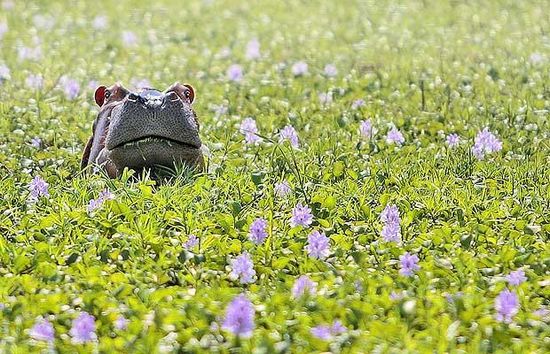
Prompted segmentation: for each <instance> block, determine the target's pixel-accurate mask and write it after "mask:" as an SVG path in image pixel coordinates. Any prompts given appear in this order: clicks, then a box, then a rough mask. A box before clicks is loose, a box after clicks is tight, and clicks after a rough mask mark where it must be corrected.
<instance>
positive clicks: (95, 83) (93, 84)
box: [87, 80, 100, 91]
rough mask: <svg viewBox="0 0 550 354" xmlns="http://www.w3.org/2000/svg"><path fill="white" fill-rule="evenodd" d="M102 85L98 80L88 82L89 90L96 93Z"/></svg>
mask: <svg viewBox="0 0 550 354" xmlns="http://www.w3.org/2000/svg"><path fill="white" fill-rule="evenodd" d="M99 85H100V83H99V81H97V80H90V81H88V85H87V86H88V90H90V91H95V89H96V88H98V87H99Z"/></svg>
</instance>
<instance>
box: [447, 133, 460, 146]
mask: <svg viewBox="0 0 550 354" xmlns="http://www.w3.org/2000/svg"><path fill="white" fill-rule="evenodd" d="M458 144H460V137H459V136H458V134H455V133H453V134H449V135H447V146H449V147H450V148H454V147H457V146H458Z"/></svg>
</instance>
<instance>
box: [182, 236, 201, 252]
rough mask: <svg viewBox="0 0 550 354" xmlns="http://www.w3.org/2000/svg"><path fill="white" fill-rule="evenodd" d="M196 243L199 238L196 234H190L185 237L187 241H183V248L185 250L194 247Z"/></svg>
mask: <svg viewBox="0 0 550 354" xmlns="http://www.w3.org/2000/svg"><path fill="white" fill-rule="evenodd" d="M198 244H199V238H198V237H197V236H195V235H193V234H191V235H189V237H188V238H187V241H185V243H184V244H183V248H185V249H186V250H190V249H192V248H194V247H195V246H198Z"/></svg>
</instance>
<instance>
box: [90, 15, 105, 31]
mask: <svg viewBox="0 0 550 354" xmlns="http://www.w3.org/2000/svg"><path fill="white" fill-rule="evenodd" d="M107 23H108V20H107V16H104V15H98V16H96V17H94V20H93V21H92V27H93V29H95V30H103V29H106V28H107Z"/></svg>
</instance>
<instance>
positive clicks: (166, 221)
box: [0, 0, 550, 353]
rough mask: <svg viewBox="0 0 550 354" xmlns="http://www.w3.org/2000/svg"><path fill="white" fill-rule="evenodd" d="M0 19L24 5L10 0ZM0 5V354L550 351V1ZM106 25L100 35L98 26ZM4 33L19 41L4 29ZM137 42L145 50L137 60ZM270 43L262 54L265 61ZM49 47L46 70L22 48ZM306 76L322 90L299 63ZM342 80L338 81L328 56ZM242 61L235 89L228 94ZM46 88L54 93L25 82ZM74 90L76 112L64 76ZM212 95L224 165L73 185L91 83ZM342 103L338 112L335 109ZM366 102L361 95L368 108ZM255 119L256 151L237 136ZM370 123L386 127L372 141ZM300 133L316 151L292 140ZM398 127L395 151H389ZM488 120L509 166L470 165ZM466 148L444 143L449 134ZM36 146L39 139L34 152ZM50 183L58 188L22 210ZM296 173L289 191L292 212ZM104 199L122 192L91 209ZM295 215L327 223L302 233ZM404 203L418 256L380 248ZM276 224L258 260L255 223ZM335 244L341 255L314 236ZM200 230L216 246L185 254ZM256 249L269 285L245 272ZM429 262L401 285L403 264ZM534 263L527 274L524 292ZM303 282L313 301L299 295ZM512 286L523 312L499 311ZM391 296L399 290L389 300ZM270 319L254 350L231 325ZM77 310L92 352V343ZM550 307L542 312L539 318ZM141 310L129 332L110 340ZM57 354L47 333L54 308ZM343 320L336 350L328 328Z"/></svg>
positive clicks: (203, 102)
mask: <svg viewBox="0 0 550 354" xmlns="http://www.w3.org/2000/svg"><path fill="white" fill-rule="evenodd" d="M3 3H4V4H6V3H8V4H9V1H4V2H3ZM14 4H15V5H14V8H13V9H5V10H2V12H0V24H1V23H7V24H8V30H7V32H6V33H5V34H4V35H3V37H2V39H0V48H1V52H0V67H1V66H2V65H4V66H6V67H7V68H9V69H10V75H9V78H8V77H4V79H3V80H2V81H1V84H0V189H1V190H2V198H1V199H0V211H1V213H0V275H1V276H0V303H1V304H2V310H0V322H1V326H0V352H6V353H26V352H40V351H57V352H61V353H74V352H81V353H87V352H144V353H145V352H147V353H150V352H159V351H165V352H166V351H167V352H178V351H179V352H201V351H204V352H206V351H214V352H238V351H241V352H251V351H255V352H257V353H261V352H320V351H332V352H382V353H394V352H462V353H478V352H479V353H510V352H514V353H525V352H531V353H543V352H545V351H547V349H548V345H549V340H550V327H549V319H548V314H546V315H541V311H540V310H541V309H542V310H544V309H546V311H548V306H549V296H550V293H549V286H548V275H549V269H548V267H549V263H550V249H549V247H548V244H549V243H548V241H549V232H550V214H549V212H548V210H549V208H550V184H549V181H550V167H549V166H550V159H549V152H550V144H549V141H550V140H549V123H548V118H549V109H550V91H549V86H548V83H549V82H550V56H549V55H548V53H549V51H548V49H549V46H550V42H549V40H550V39H549V37H548V36H549V35H548V29H549V28H550V19H549V17H548V11H547V9H546V7H547V6H544V5H545V4H544V3H543V2H537V1H522V2H515V1H504V0H503V1H480V2H476V1H471V2H458V1H448V2H446V1H442V2H429V1H404V2H399V3H397V2H392V1H376V2H374V1H348V0H346V1H339V2H325V1H323V2H318V1H307V2H297V1H285V2H267V1H251V2H242V1H197V2H186V3H182V2H179V1H154V2H146V3H145V2H143V3H141V2H136V1H126V0H121V1H117V2H103V1H95V2H77V3H73V2H68V1H37V2H33V3H32V4H31V3H23V2H14ZM96 16H105V17H106V20H107V27H106V28H104V29H94V27H93V26H92V24H93V21H94V19H95V18H96ZM0 27H2V26H1V25H0ZM123 31H131V32H133V33H134V34H135V35H136V37H137V40H136V41H137V43H136V44H135V45H133V46H127V45H125V44H124V43H123V41H122V33H123ZM253 38H258V40H259V41H260V44H261V48H260V51H261V54H262V55H261V58H259V59H255V60H248V59H246V57H245V51H246V44H247V43H248V42H249V41H250V40H251V39H253ZM37 46H38V47H40V48H41V51H42V54H41V55H40V56H39V57H38V58H35V59H32V58H31V59H24V58H20V55H19V52H20V51H21V49H19V51H18V48H22V47H28V48H36V47H37ZM298 61H305V62H307V63H308V66H309V70H308V73H307V74H306V75H303V76H294V75H293V74H292V70H291V67H292V65H293V64H294V63H296V62H298ZM331 63H332V64H334V65H335V66H336V68H337V69H338V73H337V75H336V76H335V77H332V78H329V77H327V76H326V75H324V74H323V69H324V67H325V65H327V64H331ZM232 64H239V65H241V66H242V69H243V74H244V76H243V79H242V81H241V82H238V83H237V82H232V81H230V80H228V78H227V75H226V71H227V69H228V67H229V66H230V65H232ZM30 74H40V75H42V76H43V87H42V88H39V89H33V88H31V87H29V85H28V83H26V79H27V78H28V76H29V75H30ZM63 75H65V76H66V77H70V78H73V79H75V80H77V82H78V83H79V84H80V90H79V93H78V96H77V97H76V98H74V99H68V98H67V97H66V95H65V94H64V92H63V90H62V85H61V83H62V82H63V80H60V78H61V77H62V76H63ZM141 79H147V80H149V81H150V82H151V84H152V85H153V86H154V87H157V88H160V89H164V88H166V87H168V86H169V85H170V84H172V83H173V82H174V81H181V82H188V83H190V84H192V85H193V86H194V87H195V90H196V95H197V101H196V103H195V109H196V111H197V114H198V117H199V120H200V122H201V137H202V140H203V142H204V143H205V145H206V146H208V148H209V149H210V152H211V156H210V158H209V159H208V171H207V172H205V173H203V174H199V175H194V176H192V175H189V174H188V173H186V172H185V171H182V172H181V173H179V177H178V178H177V180H175V181H174V182H173V183H170V184H165V185H160V186H159V185H156V184H155V182H153V181H151V180H149V179H147V178H144V179H142V180H140V181H135V180H133V179H132V178H130V175H131V172H130V171H128V172H127V173H126V174H125V175H124V176H123V177H122V178H119V179H116V180H109V179H107V178H105V177H104V176H102V175H100V174H97V175H93V176H91V177H90V176H85V175H83V174H81V173H80V171H79V159H80V154H81V151H82V149H83V146H84V143H85V142H86V139H87V138H88V137H89V135H90V132H91V125H92V122H93V119H94V118H95V114H96V112H97V109H96V107H95V106H94V102H93V88H92V87H88V83H89V82H90V81H91V80H94V81H97V82H99V83H102V84H106V85H110V84H112V83H114V82H116V81H121V82H123V83H125V84H126V85H127V86H132V85H131V83H132V82H135V81H136V80H141ZM322 93H325V94H326V93H330V94H332V102H330V103H326V104H323V103H322V102H321V101H320V99H319V94H322ZM357 99H363V100H365V102H366V104H365V105H364V106H362V107H359V108H358V109H354V108H352V105H353V102H354V101H355V100H357ZM245 117H253V118H254V119H255V120H256V122H257V125H258V129H259V134H260V135H261V136H262V137H263V138H264V139H263V142H262V143H261V144H259V145H246V144H245V143H244V137H243V135H242V134H241V133H240V132H239V125H240V122H241V121H242V120H243V119H244V118H245ZM366 119H370V120H371V122H372V124H373V126H374V128H375V129H376V130H377V133H376V134H375V135H374V136H373V138H372V139H365V138H364V137H362V136H361V135H360V134H359V124H360V121H362V120H366ZM287 124H291V125H293V126H294V127H295V128H296V130H297V132H298V135H299V139H300V148H298V149H294V148H292V147H291V146H290V145H289V144H288V143H281V144H280V143H279V138H278V131H279V130H280V129H282V128H283V127H284V126H286V125H287ZM392 125H395V126H396V127H397V128H398V129H399V130H400V131H401V132H402V133H403V135H404V138H405V142H404V144H403V145H402V146H396V145H395V144H389V143H387V142H386V140H385V136H386V133H387V132H388V130H389V128H390V127H391V126H392ZM485 127H488V128H489V129H490V131H491V132H493V133H494V134H495V135H496V136H497V137H498V138H499V139H500V140H501V141H502V143H503V148H502V150H501V151H498V152H495V153H492V154H490V155H487V156H486V157H485V158H484V159H483V160H478V159H476V158H475V157H474V156H473V155H472V152H471V147H472V145H473V143H474V138H475V136H476V134H477V133H478V132H479V131H480V130H482V129H483V128H485ZM451 133H457V134H459V135H460V137H461V143H460V145H459V147H457V148H454V149H452V148H449V147H448V146H447V144H446V143H445V138H446V136H447V135H448V134H451ZM35 137H39V138H40V139H41V141H42V143H41V144H40V146H39V147H33V146H32V145H31V143H30V142H31V139H33V138H35ZM35 176H41V177H42V178H44V179H45V180H46V181H47V183H48V184H49V194H50V195H49V196H48V197H41V198H39V199H38V201H36V202H34V203H33V202H30V201H29V189H28V184H29V182H30V181H31V179H32V178H33V177H35ZM283 180H287V181H288V182H289V184H290V185H291V187H292V190H293V192H292V194H291V195H290V196H288V197H286V198H280V197H277V196H276V195H275V193H274V185H275V184H276V183H278V182H281V181H283ZM105 188H108V189H109V190H110V191H111V192H112V193H114V195H115V198H114V199H113V200H109V201H106V202H105V203H104V204H103V205H102V206H101V207H100V208H99V209H98V210H96V211H94V212H93V213H88V211H87V206H88V203H89V201H90V200H91V199H95V198H97V197H98V195H99V193H100V192H101V191H102V190H104V189H105ZM297 203H301V204H304V205H305V204H307V205H308V206H309V207H311V209H312V212H313V215H314V222H313V224H312V225H311V226H310V227H307V228H304V227H300V226H298V227H291V226H290V225H289V219H290V216H291V213H292V209H293V208H294V206H295V205H296V204H297ZM388 204H395V205H397V207H398V208H399V211H400V214H401V218H402V222H401V233H402V240H403V242H402V243H400V244H396V243H392V242H384V241H383V239H382V236H381V234H380V233H381V230H382V224H381V222H380V217H379V216H380V213H381V212H382V210H383V209H384V207H385V206H386V205H388ZM258 217H263V218H265V219H266V220H267V221H268V235H269V236H268V238H267V240H266V241H265V242H264V243H263V244H261V245H254V244H253V243H252V242H250V241H249V239H248V228H249V226H250V224H251V223H252V221H253V220H254V219H256V218H258ZM312 230H319V231H322V232H324V233H325V234H326V235H327V236H328V237H330V247H331V254H330V256H329V257H328V258H327V259H325V260H318V259H313V258H311V257H308V254H307V252H306V251H305V246H306V244H307V236H308V235H309V233H310V232H311V231H312ZM190 234H195V235H197V236H198V238H199V239H200V244H199V245H198V246H197V247H195V248H193V249H191V250H185V249H184V247H183V244H184V243H185V242H186V241H187V239H188V237H189V235H190ZM244 251H247V252H249V253H250V255H251V257H252V260H253V262H254V270H255V271H256V278H255V281H254V282H253V283H251V284H240V283H239V282H238V281H234V280H231V279H230V277H229V273H230V265H231V260H232V259H233V258H235V257H236V256H238V255H240V254H241V253H242V252H244ZM407 251H408V252H410V253H411V254H416V255H418V257H419V259H420V261H419V265H420V269H419V270H418V271H417V272H416V273H415V275H414V276H412V277H404V276H401V275H399V256H401V255H402V254H403V253H405V252H407ZM517 269H523V270H524V271H525V274H526V277H527V279H528V280H527V281H526V282H524V283H523V284H521V285H519V286H511V285H509V284H507V282H506V280H505V277H506V276H507V275H508V274H509V273H510V272H511V271H514V270H517ZM303 274H307V275H308V276H309V277H310V278H311V279H312V280H314V281H315V282H317V283H318V286H317V293H316V295H313V296H305V297H302V298H299V299H293V298H292V297H291V288H292V286H293V284H294V281H295V280H296V279H297V278H298V277H299V276H300V275H303ZM505 288H508V289H510V290H512V291H514V292H515V293H516V294H517V295H518V297H519V304H520V305H519V311H518V313H517V314H516V315H515V316H514V317H513V321H512V322H511V323H503V322H500V321H498V320H497V319H496V316H495V315H496V311H495V299H496V298H497V296H498V294H499V293H500V292H501V291H502V290H503V289H505ZM392 292H393V293H394V295H395V294H398V296H392V297H391V298H390V295H391V294H392ZM240 293H245V294H246V296H247V297H248V298H249V299H250V300H251V301H252V303H253V304H254V306H255V330H254V332H253V336H252V338H250V339H244V338H240V339H239V338H237V337H236V336H234V335H232V334H231V333H230V332H228V331H226V330H224V329H222V328H220V327H221V324H222V323H223V317H224V313H225V310H226V307H227V305H228V304H229V302H230V301H231V300H232V299H233V298H234V297H235V296H237V295H238V294H240ZM82 311H86V312H88V313H90V314H91V315H93V316H94V317H95V319H96V327H97V328H96V331H95V332H96V334H97V336H98V340H97V341H95V342H92V343H87V344H75V343H73V342H72V341H71V335H69V331H70V328H71V325H72V321H73V320H74V319H75V318H76V317H77V316H78V314H79V313H80V312H82ZM537 311H538V312H537ZM119 315H123V316H125V317H126V318H127V319H128V320H129V321H130V322H129V325H128V328H127V329H125V330H116V329H114V327H113V323H114V321H115V319H116V318H117V317H118V316H119ZM41 316H42V317H43V318H46V319H48V320H49V321H50V322H51V323H52V325H53V327H54V329H55V342H54V343H52V344H51V345H48V344H47V343H44V342H41V341H36V340H32V339H31V338H30V333H29V329H30V328H32V327H33V325H34V324H35V323H36V322H37V319H39V318H40V317H41ZM334 320H340V321H341V322H342V324H343V325H344V326H345V327H346V328H347V331H346V332H345V333H344V334H342V335H339V336H336V337H334V338H332V339H330V340H321V339H319V338H316V337H315V336H313V335H312V333H311V328H312V327H314V326H317V325H322V324H330V323H332V322H333V321H334Z"/></svg>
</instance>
